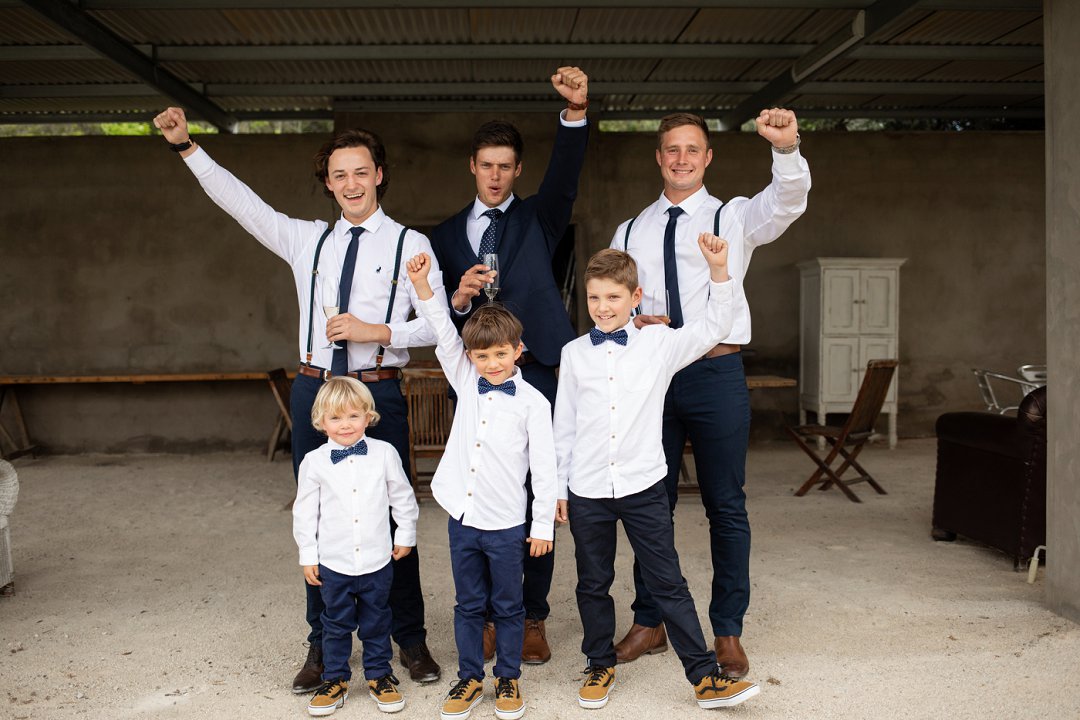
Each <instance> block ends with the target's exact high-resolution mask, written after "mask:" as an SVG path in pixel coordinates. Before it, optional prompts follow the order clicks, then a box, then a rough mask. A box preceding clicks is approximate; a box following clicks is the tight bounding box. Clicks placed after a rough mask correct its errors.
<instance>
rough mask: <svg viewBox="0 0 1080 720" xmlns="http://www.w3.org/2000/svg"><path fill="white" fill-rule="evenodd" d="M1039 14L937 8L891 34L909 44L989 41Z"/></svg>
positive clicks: (1013, 29) (1035, 18)
mask: <svg viewBox="0 0 1080 720" xmlns="http://www.w3.org/2000/svg"><path fill="white" fill-rule="evenodd" d="M1040 17H1041V13H1037V12H1018V11H1009V10H999V11H997V12H977V11H963V10H938V11H935V12H933V13H931V14H930V15H929V16H928V17H927V18H925V19H924V20H922V21H921V22H919V23H916V24H915V25H914V26H912V27H910V28H908V29H907V30H905V31H904V32H901V33H899V34H897V35H896V36H894V37H893V38H892V42H894V43H896V42H902V43H913V44H931V45H932V44H943V43H949V44H952V45H965V44H973V45H981V44H987V43H993V42H995V41H996V40H997V39H998V38H1001V37H1003V36H1005V35H1008V34H1009V33H1012V32H1013V31H1015V30H1016V29H1017V28H1020V27H1022V26H1024V25H1027V24H1028V23H1031V22H1034V21H1036V20H1038V19H1039V18H1040Z"/></svg>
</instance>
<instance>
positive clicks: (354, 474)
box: [293, 437, 420, 576]
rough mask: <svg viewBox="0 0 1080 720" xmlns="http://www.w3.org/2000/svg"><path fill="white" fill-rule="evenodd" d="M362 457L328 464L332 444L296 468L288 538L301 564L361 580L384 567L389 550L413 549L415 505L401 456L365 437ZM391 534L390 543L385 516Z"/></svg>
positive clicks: (417, 510)
mask: <svg viewBox="0 0 1080 720" xmlns="http://www.w3.org/2000/svg"><path fill="white" fill-rule="evenodd" d="M364 440H365V441H366V442H367V448H368V453H367V455H349V456H348V457H346V458H345V459H344V460H342V461H340V462H338V463H334V462H332V461H331V460H330V451H331V450H341V449H343V448H344V446H342V445H339V444H338V443H336V442H334V441H333V440H328V441H327V442H326V444H325V445H322V446H320V447H317V448H315V449H314V450H312V451H311V452H309V453H308V454H307V455H306V456H305V457H304V461H303V462H302V463H300V473H299V476H298V478H297V481H296V501H295V502H293V538H295V540H296V545H297V546H298V547H299V548H300V564H301V565H318V564H320V563H321V564H322V565H325V566H326V567H328V568H330V569H331V570H333V571H334V572H338V573H341V574H342V575H353V576H356V575H366V574H368V573H373V572H375V571H376V570H378V569H379V568H381V567H383V566H384V565H386V563H388V562H390V556H391V554H392V553H393V550H394V548H393V545H402V546H407V547H414V546H415V545H416V520H417V518H418V517H419V516H420V507H419V506H418V505H417V504H416V497H415V496H414V495H413V491H412V486H411V485H410V484H409V479H408V478H407V477H405V470H404V469H403V468H402V467H401V456H399V455H398V453H397V450H395V449H394V446H393V445H391V444H390V443H387V442H383V441H382V440H376V439H374V438H370V437H365V438H364ZM391 510H393V513H394V522H396V523H397V532H396V533H395V534H394V540H393V544H391V542H390V512H391Z"/></svg>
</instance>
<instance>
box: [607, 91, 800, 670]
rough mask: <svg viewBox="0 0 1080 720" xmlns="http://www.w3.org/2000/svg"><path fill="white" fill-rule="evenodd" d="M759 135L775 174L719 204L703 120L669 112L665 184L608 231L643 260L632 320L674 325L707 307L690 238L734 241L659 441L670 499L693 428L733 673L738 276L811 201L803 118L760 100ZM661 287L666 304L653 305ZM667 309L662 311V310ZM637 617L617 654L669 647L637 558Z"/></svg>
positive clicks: (745, 427) (719, 638) (717, 625)
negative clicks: (715, 327) (719, 301)
mask: <svg viewBox="0 0 1080 720" xmlns="http://www.w3.org/2000/svg"><path fill="white" fill-rule="evenodd" d="M756 124H757V131H758V135H760V136H761V137H762V138H763V139H764V140H766V141H767V142H768V143H769V145H770V146H771V150H770V152H769V155H770V156H771V158H772V181H771V182H770V183H769V185H768V186H767V187H766V188H765V189H763V190H762V191H761V192H759V193H758V194H757V195H755V196H754V197H752V198H746V197H736V198H732V199H731V200H730V201H728V202H727V203H723V202H721V201H720V200H718V199H717V198H715V197H713V196H712V195H710V194H709V193H708V191H707V190H706V189H705V185H704V178H705V169H706V168H707V167H708V166H709V164H710V163H711V162H712V159H713V151H712V148H711V147H710V146H709V128H708V125H706V124H705V120H703V119H702V118H701V117H700V116H698V115H694V114H692V113H674V114H672V115H668V116H667V117H665V118H663V119H662V120H661V121H660V127H659V129H658V130H657V147H656V163H657V165H659V167H660V176H661V178H662V180H663V182H664V191H663V193H661V195H660V197H659V198H657V200H656V202H654V203H653V204H651V205H649V206H648V207H647V208H645V209H644V210H643V211H642V212H641V214H640V215H638V216H637V217H636V218H633V219H631V220H628V221H626V222H624V223H623V224H622V225H620V226H619V227H618V229H617V230H616V231H615V236H614V237H613V238H612V240H611V247H613V248H616V249H619V250H625V251H626V252H628V253H630V255H632V256H633V258H634V260H635V261H636V262H637V264H638V271H639V273H640V275H641V283H642V286H643V287H644V288H645V293H646V297H651V298H654V302H653V303H652V305H653V306H654V307H650V303H646V304H645V307H644V310H645V313H644V314H641V315H638V316H637V317H635V318H634V320H635V323H636V324H637V325H638V327H641V326H642V325H644V324H647V323H660V322H670V323H671V327H676V328H677V327H679V326H680V325H681V324H682V322H683V320H684V318H685V320H686V321H689V320H693V319H696V318H700V317H701V316H702V315H704V314H705V306H706V302H707V298H708V296H709V270H708V267H707V265H706V264H705V262H703V261H702V259H701V255H700V253H698V251H697V248H696V247H695V239H696V238H697V237H698V234H699V233H701V232H711V233H714V234H716V235H719V236H720V237H722V238H724V239H725V240H727V241H728V242H729V243H730V248H729V252H730V258H729V262H728V266H729V268H730V272H731V278H732V280H733V281H734V283H735V307H734V309H733V313H734V322H733V324H732V328H731V332H730V333H728V334H727V335H725V336H723V337H720V338H718V339H717V340H718V341H717V343H716V344H715V345H714V346H713V347H711V348H709V349H708V350H707V351H706V352H704V353H702V357H701V358H700V359H699V360H698V361H697V362H694V363H691V364H690V365H689V366H688V367H687V368H685V369H684V370H683V371H682V372H680V373H679V374H678V375H676V376H675V377H674V378H673V379H672V381H671V387H670V389H669V390H668V394H667V399H666V402H665V404H664V418H663V426H664V431H663V432H664V452H665V455H666V457H667V477H666V479H665V484H666V486H667V492H668V500H669V501H670V503H671V508H672V510H673V511H674V509H675V503H676V501H677V500H678V498H679V495H678V484H679V467H680V465H681V463H682V457H683V449H684V448H685V446H686V440H687V438H688V437H689V439H690V444H691V446H692V447H693V449H694V463H695V465H696V467H697V481H698V485H699V486H700V488H701V493H700V494H701V504H702V505H703V506H704V507H705V515H706V516H707V517H708V519H709V545H710V552H711V554H712V566H713V576H712V599H711V602H710V603H709V620H710V622H711V624H712V629H713V636H714V649H715V651H716V660H717V662H718V663H720V665H721V667H723V669H724V673H725V674H727V675H729V676H731V677H743V676H745V675H746V674H747V672H749V669H750V662H749V660H748V659H747V657H746V652H745V651H744V650H743V647H742V643H741V642H740V639H739V638H740V636H741V635H742V629H743V616H744V615H745V614H746V609H747V608H748V607H749V604H750V523H749V520H748V519H747V515H746V494H745V493H744V492H743V485H744V483H745V481H746V449H747V445H748V443H749V440H750V394H749V391H748V390H747V388H746V375H745V373H744V372H743V364H742V355H741V354H740V349H741V347H742V346H743V345H745V344H746V343H748V342H750V306H749V304H748V303H747V301H746V294H745V293H744V292H743V281H744V279H745V277H746V273H747V271H748V270H749V267H750V258H751V256H752V254H753V252H754V250H755V249H756V248H758V247H760V246H762V245H765V244H767V243H770V242H772V241H773V240H775V239H777V238H778V237H780V235H781V234H782V233H783V232H784V231H785V230H787V228H788V227H789V226H790V225H791V223H793V222H795V220H796V219H797V218H798V217H799V216H800V215H802V213H803V211H805V210H806V199H807V194H808V193H809V192H810V169H809V167H808V166H807V164H806V160H805V159H804V158H803V157H802V155H801V154H800V153H799V124H798V121H797V120H796V118H795V113H793V112H792V111H790V110H785V109H783V108H771V109H767V110H762V111H761V113H760V115H758V117H757V119H756ZM665 292H666V293H667V297H668V303H665V304H667V305H670V308H668V309H667V312H664V311H657V310H656V308H655V305H658V304H659V303H656V302H655V299H656V298H663V297H664V294H665ZM660 316H666V317H660ZM634 587H635V590H636V597H635V599H634V603H633V605H632V608H633V611H634V624H633V625H632V626H631V628H630V630H629V632H627V633H626V636H625V637H624V638H623V639H622V640H620V641H619V643H618V644H616V646H615V651H616V654H617V655H618V660H619V662H629V661H631V660H634V659H636V658H637V657H639V656H640V655H641V654H643V653H649V652H656V651H658V650H659V649H662V648H664V647H666V645H667V639H666V637H665V635H664V625H663V623H662V622H661V618H660V612H659V609H658V607H657V604H656V603H655V602H654V601H653V599H652V597H651V594H650V593H649V590H648V588H647V587H646V586H645V584H644V582H642V579H641V573H640V571H639V568H638V567H637V565H636V564H635V567H634Z"/></svg>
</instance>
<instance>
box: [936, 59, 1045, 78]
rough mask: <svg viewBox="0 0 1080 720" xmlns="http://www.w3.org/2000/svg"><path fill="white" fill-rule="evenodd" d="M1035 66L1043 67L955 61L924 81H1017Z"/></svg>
mask: <svg viewBox="0 0 1080 720" xmlns="http://www.w3.org/2000/svg"><path fill="white" fill-rule="evenodd" d="M1033 66H1037V67H1041V66H1042V63H1032V62H1014V61H1009V60H983V61H974V60H954V61H953V62H950V63H945V64H944V65H942V66H941V67H939V68H937V69H936V70H933V71H931V72H928V73H927V74H926V75H925V76H923V78H922V79H924V80H970V81H979V82H993V81H997V80H1002V81H1004V80H1016V79H1017V77H1016V76H1017V75H1020V74H1021V73H1025V72H1027V71H1029V70H1031V69H1032V67H1033ZM1040 75H1041V73H1040ZM1041 80H1042V78H1041V77H1040V78H1039V81H1041Z"/></svg>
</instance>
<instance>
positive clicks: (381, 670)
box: [316, 563, 394, 682]
mask: <svg viewBox="0 0 1080 720" xmlns="http://www.w3.org/2000/svg"><path fill="white" fill-rule="evenodd" d="M393 577H394V571H393V569H391V567H390V563H387V564H386V565H384V566H382V567H381V568H379V569H378V570H376V571H375V572H371V573H367V574H366V575H343V574H341V573H338V572H334V571H333V570H331V569H330V568H328V567H326V566H325V565H321V564H320V565H319V580H320V581H321V582H322V585H320V586H317V587H316V589H317V590H320V591H321V595H322V599H323V605H324V609H323V614H322V626H323V638H322V649H323V674H322V679H323V681H324V682H325V681H327V680H337V679H339V678H340V679H342V680H345V681H348V680H351V679H352V670H351V669H350V668H349V657H350V656H351V655H352V634H353V631H355V632H356V636H357V637H358V638H359V639H360V642H361V643H362V644H363V648H364V655H363V657H364V679H365V680H378V679H379V678H381V677H385V676H387V675H389V674H390V660H391V659H392V658H393V652H392V650H391V648H390V624H391V622H392V620H391V612H390V605H389V601H390V584H391V583H392V582H393Z"/></svg>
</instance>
